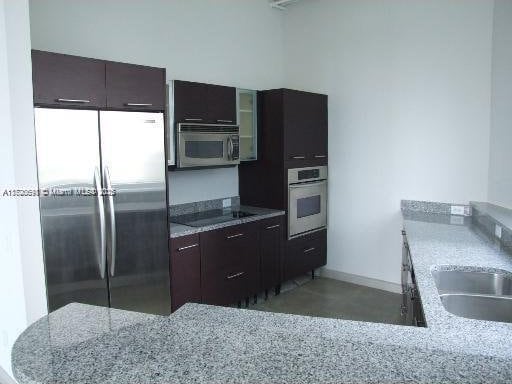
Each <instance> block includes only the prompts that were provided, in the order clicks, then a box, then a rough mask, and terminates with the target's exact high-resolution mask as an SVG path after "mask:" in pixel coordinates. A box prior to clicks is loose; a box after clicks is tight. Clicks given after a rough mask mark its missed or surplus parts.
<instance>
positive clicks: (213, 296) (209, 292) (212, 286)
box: [202, 267, 250, 305]
mask: <svg viewBox="0 0 512 384" xmlns="http://www.w3.org/2000/svg"><path fill="white" fill-rule="evenodd" d="M202 281H203V292H204V293H203V302H204V303H205V304H212V305H230V304H234V303H236V302H237V301H240V300H243V299H244V298H245V297H248V296H249V293H248V287H249V281H250V275H249V273H248V271H247V270H246V269H245V268H243V267H242V268H236V267H234V268H232V269H231V271H230V272H221V271H215V272H209V273H207V274H206V276H205V277H204V278H203V280H202Z"/></svg>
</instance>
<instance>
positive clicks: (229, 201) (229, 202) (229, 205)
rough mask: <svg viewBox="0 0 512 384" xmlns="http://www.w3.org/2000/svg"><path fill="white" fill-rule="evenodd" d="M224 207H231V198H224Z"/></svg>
mask: <svg viewBox="0 0 512 384" xmlns="http://www.w3.org/2000/svg"><path fill="white" fill-rule="evenodd" d="M222 207H223V208H229V207H231V199H224V200H222Z"/></svg>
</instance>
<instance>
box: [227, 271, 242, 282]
mask: <svg viewBox="0 0 512 384" xmlns="http://www.w3.org/2000/svg"><path fill="white" fill-rule="evenodd" d="M244 274H245V272H238V273H235V274H234V275H230V276H227V277H226V279H228V280H231V279H236V278H237V277H240V276H243V275H244Z"/></svg>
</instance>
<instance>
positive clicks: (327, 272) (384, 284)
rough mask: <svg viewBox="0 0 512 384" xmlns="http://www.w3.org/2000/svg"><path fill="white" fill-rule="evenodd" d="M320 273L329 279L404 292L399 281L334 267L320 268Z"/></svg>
mask: <svg viewBox="0 0 512 384" xmlns="http://www.w3.org/2000/svg"><path fill="white" fill-rule="evenodd" d="M318 272H319V275H320V276H323V277H327V278H329V279H334V280H340V281H345V282H347V283H352V284H357V285H364V286H366V287H370V288H375V289H381V290H383V291H388V292H393V293H402V286H401V285H400V284H397V283H391V282H389V281H384V280H379V279H373V278H371V277H365V276H360V275H353V274H351V273H346V272H340V271H335V270H333V269H327V268H320V269H319V270H318Z"/></svg>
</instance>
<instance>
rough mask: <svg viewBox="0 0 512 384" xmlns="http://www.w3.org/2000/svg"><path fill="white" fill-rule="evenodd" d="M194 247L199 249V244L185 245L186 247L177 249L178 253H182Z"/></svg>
mask: <svg viewBox="0 0 512 384" xmlns="http://www.w3.org/2000/svg"><path fill="white" fill-rule="evenodd" d="M195 247H199V244H192V245H187V246H186V247H181V248H178V252H182V251H185V250H187V249H190V248H195Z"/></svg>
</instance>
